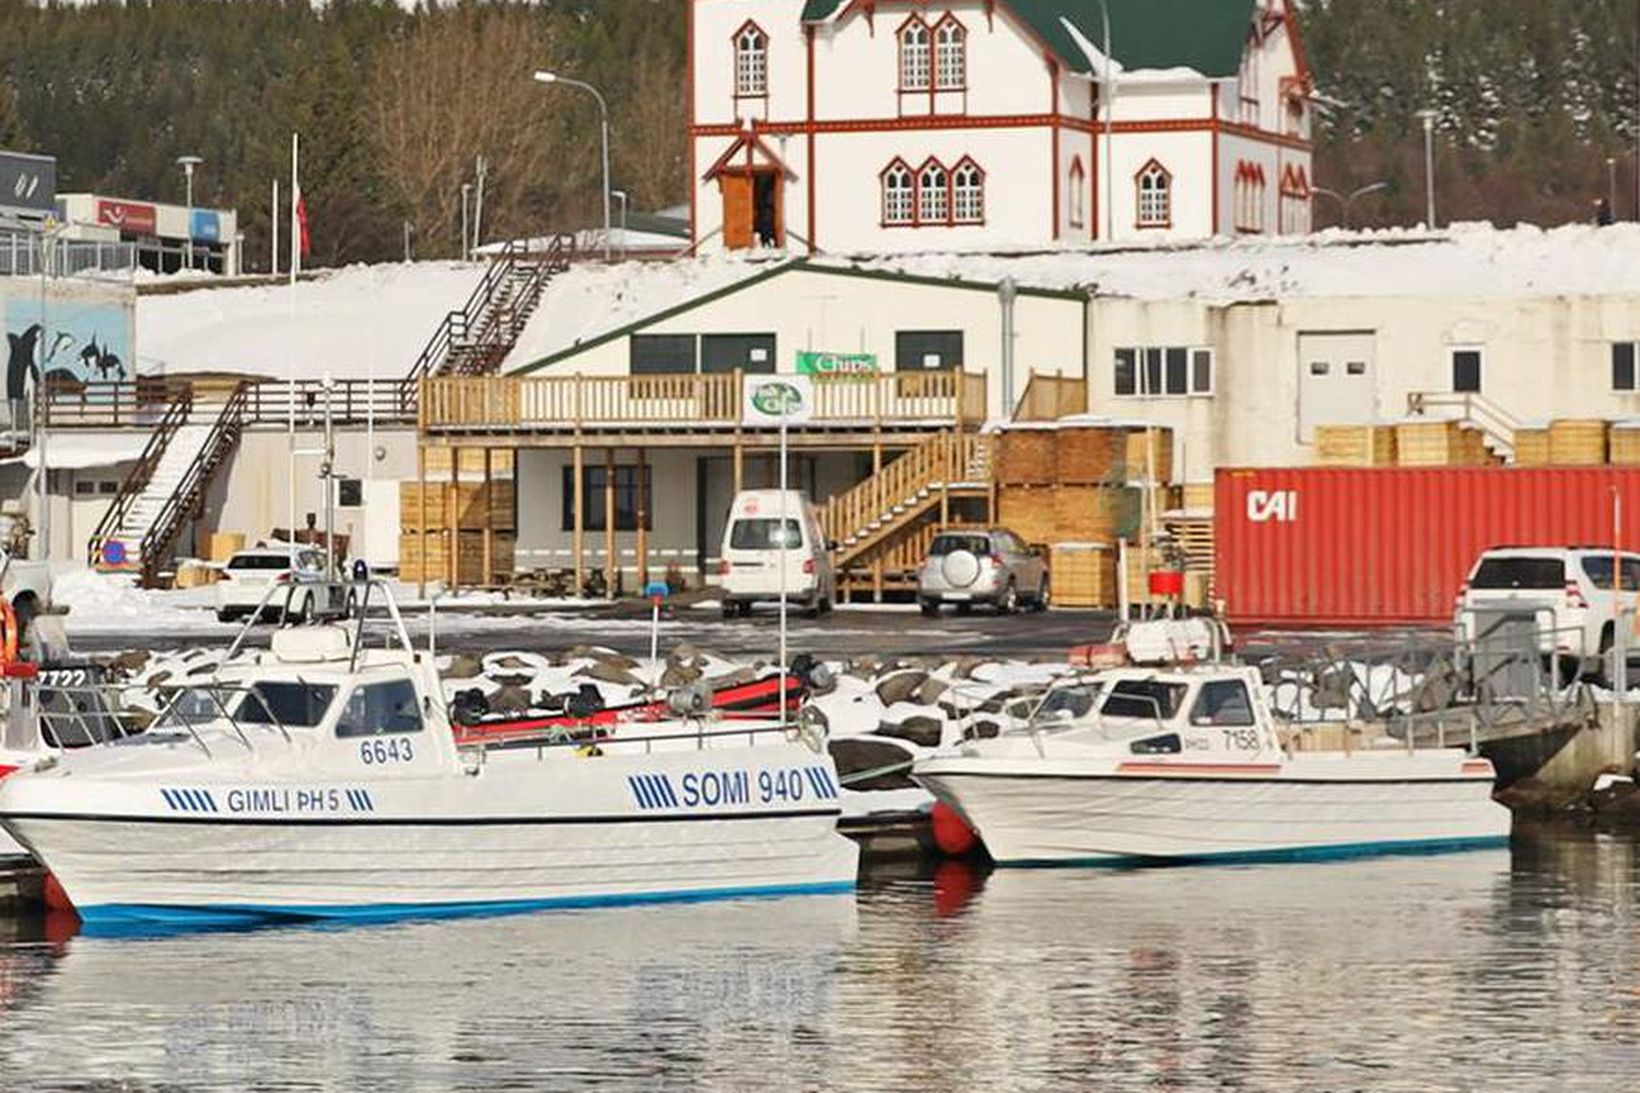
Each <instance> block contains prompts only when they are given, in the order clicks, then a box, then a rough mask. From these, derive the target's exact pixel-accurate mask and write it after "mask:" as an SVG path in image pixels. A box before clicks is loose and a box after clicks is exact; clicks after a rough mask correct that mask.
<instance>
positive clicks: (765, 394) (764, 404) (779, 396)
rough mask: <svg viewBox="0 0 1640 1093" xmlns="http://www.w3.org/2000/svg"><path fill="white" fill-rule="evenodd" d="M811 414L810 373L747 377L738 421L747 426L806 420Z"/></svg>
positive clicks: (811, 383)
mask: <svg viewBox="0 0 1640 1093" xmlns="http://www.w3.org/2000/svg"><path fill="white" fill-rule="evenodd" d="M813 416H814V377H813V376H747V377H746V379H745V403H744V404H743V405H742V407H741V420H742V421H744V422H745V423H746V424H748V425H778V424H780V423H781V422H782V421H785V422H788V423H790V422H802V421H808V420H809V419H810V418H812V417H813Z"/></svg>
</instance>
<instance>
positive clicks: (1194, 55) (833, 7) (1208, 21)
mask: <svg viewBox="0 0 1640 1093" xmlns="http://www.w3.org/2000/svg"><path fill="white" fill-rule="evenodd" d="M846 2H847V0H807V3H805V4H804V5H803V21H804V22H809V23H819V22H825V21H826V20H827V19H830V18H832V17H833V16H835V15H836V14H837V13H838V12H839V11H841V10H842V8H843V6H844V4H845V3H846ZM1107 2H1108V4H1109V6H1110V46H1111V53H1112V54H1114V55H1115V59H1116V63H1117V64H1119V65H1121V66H1122V67H1123V68H1124V69H1127V70H1129V71H1133V70H1136V69H1158V68H1193V69H1195V70H1196V71H1197V72H1200V73H1201V74H1202V75H1204V76H1207V77H1209V78H1221V77H1229V76H1234V75H1236V73H1237V72H1239V71H1240V69H1241V57H1242V51H1243V47H1244V46H1245V45H1246V42H1247V31H1248V28H1249V27H1251V26H1252V24H1253V4H1254V0H1107ZM998 6H999V7H1002V8H1005V9H1007V10H1009V11H1012V12H1013V13H1014V15H1015V16H1016V17H1017V18H1018V19H1019V20H1020V21H1021V22H1022V23H1024V24H1025V25H1026V26H1027V27H1029V28H1030V29H1031V31H1032V32H1033V33H1034V34H1035V35H1036V36H1037V37H1038V38H1040V39H1042V42H1043V44H1044V45H1046V46H1047V47H1048V49H1049V50H1051V51H1052V52H1053V54H1054V56H1056V57H1057V58H1058V59H1059V61H1060V63H1061V64H1063V65H1064V66H1065V67H1066V68H1067V69H1069V70H1070V71H1072V72H1081V73H1085V74H1089V75H1097V74H1098V72H1097V67H1098V66H1097V65H1095V64H1094V62H1093V61H1092V60H1090V59H1089V58H1088V55H1087V53H1086V52H1084V51H1083V49H1082V47H1081V46H1080V45H1078V44H1077V41H1076V37H1075V35H1074V34H1073V33H1072V32H1071V31H1070V30H1069V29H1067V27H1066V24H1067V23H1068V24H1070V26H1073V27H1075V28H1076V34H1080V35H1081V36H1082V37H1083V38H1084V39H1085V40H1086V41H1087V42H1089V43H1090V44H1092V45H1093V46H1095V47H1096V48H1103V44H1104V38H1105V26H1104V18H1103V13H1104V8H1105V4H1104V3H1101V0H998Z"/></svg>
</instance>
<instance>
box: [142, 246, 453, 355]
mask: <svg viewBox="0 0 1640 1093" xmlns="http://www.w3.org/2000/svg"><path fill="white" fill-rule="evenodd" d="M482 275H483V266H481V265H475V264H471V263H462V262H411V263H402V262H398V263H387V264H382V265H375V266H363V265H359V266H347V267H345V268H342V269H337V270H327V271H324V272H322V273H320V274H319V275H318V276H317V277H315V278H313V279H312V280H303V281H300V282H298V283H297V285H296V288H295V289H294V290H292V289H291V288H290V287H289V286H288V285H254V286H249V287H239V288H209V289H196V290H194V291H190V292H177V293H170V294H165V295H141V296H138V297H137V365H138V369H139V371H141V372H143V373H145V374H146V373H161V372H203V371H212V372H249V373H252V374H256V375H266V376H276V377H278V378H281V379H320V378H322V377H323V376H324V375H325V373H327V372H328V373H330V374H331V375H333V376H335V377H336V378H338V379H364V378H366V377H369V376H372V375H374V376H376V377H379V378H382V379H398V378H400V377H402V376H404V375H405V374H406V373H408V372H409V371H410V366H411V365H412V364H413V363H414V362H415V359H416V355H417V354H418V353H420V352H421V349H422V346H424V345H425V344H426V343H427V339H428V338H430V337H432V335H433V331H434V329H435V328H436V327H437V326H438V324H439V321H440V320H441V319H443V318H444V315H445V313H447V312H449V311H453V310H458V309H460V307H461V306H462V305H463V304H464V303H466V301H467V297H468V296H469V295H471V294H472V291H473V289H474V288H475V287H476V286H477V285H478V282H479V278H480V277H481V276H482ZM293 292H294V303H293ZM293 317H294V321H293Z"/></svg>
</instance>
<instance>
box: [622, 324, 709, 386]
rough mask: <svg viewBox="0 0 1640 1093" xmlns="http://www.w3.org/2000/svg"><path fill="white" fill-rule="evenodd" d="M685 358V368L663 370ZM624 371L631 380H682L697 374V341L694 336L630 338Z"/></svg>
mask: <svg viewBox="0 0 1640 1093" xmlns="http://www.w3.org/2000/svg"><path fill="white" fill-rule="evenodd" d="M684 358H687V360H688V364H689V367H687V368H672V367H667V365H669V364H671V363H672V362H673V361H674V360H677V361H681V360H682V359H684ZM626 368H627V371H628V372H629V373H630V374H632V375H634V376H686V375H692V374H694V373H696V372H699V371H700V341H699V339H698V338H697V337H696V336H695V335H694V334H633V335H631V336H630V337H628V338H627V342H626Z"/></svg>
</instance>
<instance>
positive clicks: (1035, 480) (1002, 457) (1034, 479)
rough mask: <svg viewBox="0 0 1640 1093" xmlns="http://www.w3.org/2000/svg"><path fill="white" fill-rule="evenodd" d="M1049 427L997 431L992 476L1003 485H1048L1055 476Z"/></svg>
mask: <svg viewBox="0 0 1640 1093" xmlns="http://www.w3.org/2000/svg"><path fill="white" fill-rule="evenodd" d="M1057 459H1058V450H1057V444H1056V441H1055V437H1054V430H1052V429H1008V430H1005V431H1003V432H1001V433H998V434H997V443H996V479H997V483H998V484H999V485H1003V486H1048V485H1052V484H1053V483H1054V482H1055V481H1056V479H1057V475H1056V473H1055V471H1054V465H1055V462H1056V461H1057Z"/></svg>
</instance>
